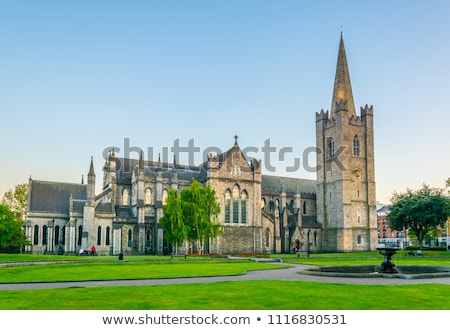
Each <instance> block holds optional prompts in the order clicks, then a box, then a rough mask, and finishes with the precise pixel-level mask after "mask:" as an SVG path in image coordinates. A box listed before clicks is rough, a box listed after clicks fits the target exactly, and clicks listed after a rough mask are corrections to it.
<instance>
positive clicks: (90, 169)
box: [88, 156, 95, 176]
mask: <svg viewBox="0 0 450 330" xmlns="http://www.w3.org/2000/svg"><path fill="white" fill-rule="evenodd" d="M88 176H95V172H94V157H92V156H91V165H90V166H89V173H88Z"/></svg>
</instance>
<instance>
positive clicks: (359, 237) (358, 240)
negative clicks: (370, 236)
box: [356, 235, 363, 244]
mask: <svg viewBox="0 0 450 330" xmlns="http://www.w3.org/2000/svg"><path fill="white" fill-rule="evenodd" d="M362 242H363V239H362V236H361V235H358V238H357V239H356V243H357V244H362Z"/></svg>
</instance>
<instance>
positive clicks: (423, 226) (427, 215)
mask: <svg viewBox="0 0 450 330" xmlns="http://www.w3.org/2000/svg"><path fill="white" fill-rule="evenodd" d="M443 192H444V190H443V189H440V188H431V187H429V186H428V185H426V184H423V186H422V188H421V189H419V190H416V191H412V190H411V189H408V190H407V191H406V192H405V193H394V195H393V197H392V199H391V201H392V203H393V205H392V206H391V208H390V210H389V214H388V216H387V218H388V221H389V226H390V227H391V228H392V229H395V230H404V229H408V230H410V231H412V232H413V233H414V235H415V236H416V237H417V240H418V242H419V246H420V247H421V248H422V247H423V242H424V239H425V238H426V237H427V235H428V234H429V233H430V232H432V231H433V230H435V229H436V228H437V227H438V226H441V227H443V226H444V225H445V223H446V222H447V219H448V217H449V216H450V200H449V199H448V198H446V197H445V196H444V194H443Z"/></svg>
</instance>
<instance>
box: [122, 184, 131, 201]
mask: <svg viewBox="0 0 450 330" xmlns="http://www.w3.org/2000/svg"><path fill="white" fill-rule="evenodd" d="M122 205H130V192H129V191H128V189H127V188H124V189H123V190H122Z"/></svg>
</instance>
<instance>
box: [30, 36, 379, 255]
mask: <svg viewBox="0 0 450 330" xmlns="http://www.w3.org/2000/svg"><path fill="white" fill-rule="evenodd" d="M316 144H317V145H316V146H317V150H319V152H317V180H305V179H300V178H289V177H282V176H272V175H264V174H262V172H261V162H260V161H258V160H255V159H252V160H249V159H246V157H245V155H244V154H243V152H242V151H241V148H240V146H239V144H238V140H237V137H235V142H234V144H233V146H232V147H231V148H230V149H229V150H228V151H227V152H225V153H223V154H210V155H209V156H208V159H207V160H206V161H205V162H204V163H203V164H200V165H199V166H198V167H192V166H183V165H181V164H177V162H176V160H175V159H174V162H173V163H172V164H168V163H162V162H161V161H160V160H158V161H156V162H150V161H144V159H143V157H142V155H141V157H140V158H139V159H124V158H120V157H117V156H116V155H115V154H114V152H113V151H112V152H110V153H109V155H108V157H107V159H106V161H105V165H104V167H103V181H102V187H103V188H102V191H101V192H100V193H99V194H98V195H96V193H95V183H96V180H97V177H96V174H95V171H94V166H93V161H92V159H91V164H90V168H89V172H88V175H87V184H84V183H81V184H74V183H65V182H49V181H39V180H32V179H31V178H30V180H29V195H28V209H27V215H26V222H25V224H24V227H25V232H26V234H27V236H28V237H29V239H30V241H31V243H32V245H30V246H27V247H26V252H28V253H52V254H76V253H77V252H78V251H79V250H80V248H87V249H89V248H90V247H91V246H95V248H96V252H97V254H99V255H118V254H119V253H124V254H128V255H132V254H156V255H159V254H163V253H165V252H166V251H168V248H169V247H168V246H167V244H166V242H165V241H164V233H163V230H162V228H161V225H160V224H159V219H160V218H161V217H162V216H163V205H164V201H165V198H166V196H167V192H168V190H169V189H177V190H181V189H183V188H184V187H187V186H189V185H190V183H191V182H192V179H196V180H197V181H200V182H201V183H203V184H210V185H211V187H212V188H213V189H214V190H215V191H216V196H217V199H218V201H219V203H220V206H221V213H220V216H219V221H220V223H221V224H222V228H223V234H222V235H221V236H220V237H218V238H217V239H215V240H211V241H210V242H209V243H208V244H207V246H206V251H204V252H205V253H219V254H233V253H292V251H293V249H294V248H297V249H299V250H300V251H310V252H311V253H314V252H353V251H371V250H374V249H375V247H376V245H377V237H378V236H377V224H376V199H375V179H374V178H375V175H374V138H373V108H372V107H369V106H367V105H366V106H365V107H363V108H361V110H360V115H358V114H357V113H356V110H355V105H354V101H353V95H352V88H351V84H350V75H349V70H348V65H347V59H346V54H345V48H344V41H343V38H342V34H341V39H340V45H339V52H338V59H337V66H336V76H335V81H334V91H333V96H332V104H331V109H330V111H326V112H324V111H323V110H322V111H320V113H316ZM182 252H188V253H190V252H196V251H182Z"/></svg>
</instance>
